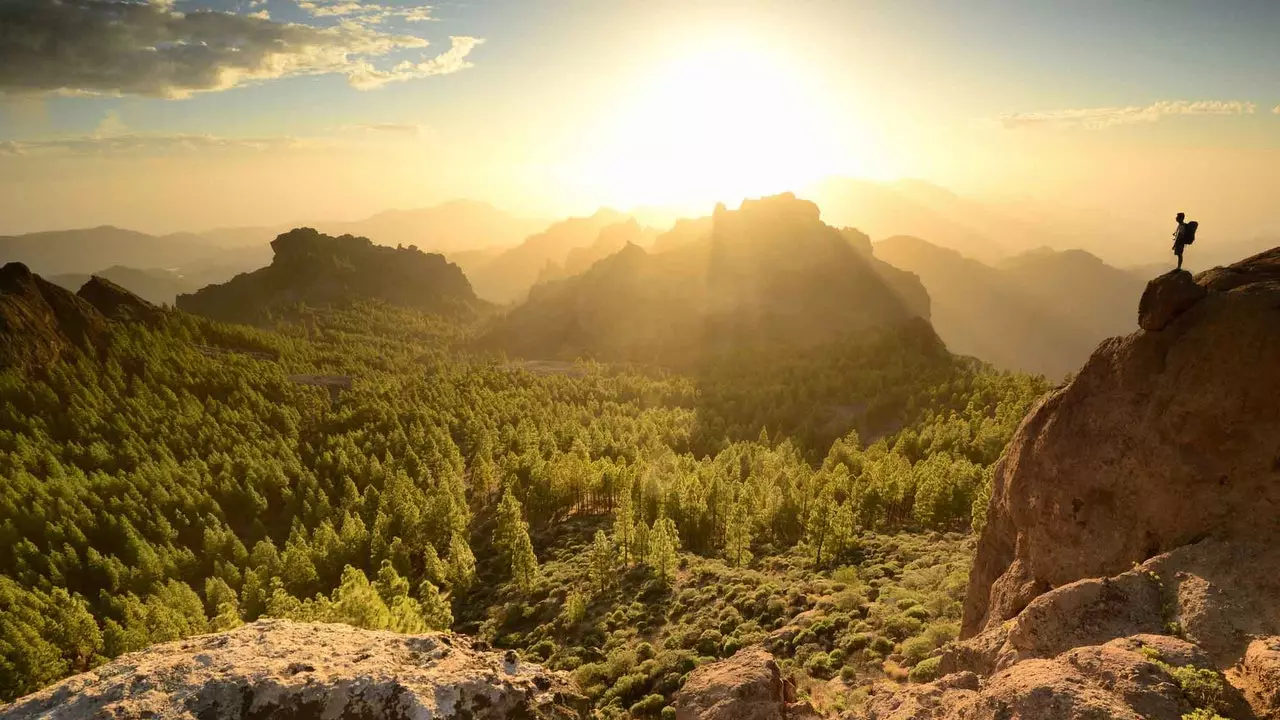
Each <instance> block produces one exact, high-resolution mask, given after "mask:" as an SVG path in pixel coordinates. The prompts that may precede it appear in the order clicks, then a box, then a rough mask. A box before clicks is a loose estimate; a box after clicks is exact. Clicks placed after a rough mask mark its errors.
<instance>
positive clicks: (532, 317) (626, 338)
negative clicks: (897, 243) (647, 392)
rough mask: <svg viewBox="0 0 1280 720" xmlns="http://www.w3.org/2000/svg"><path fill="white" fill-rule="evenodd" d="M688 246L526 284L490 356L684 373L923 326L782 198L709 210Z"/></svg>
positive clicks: (898, 283) (912, 291) (845, 248)
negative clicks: (631, 364) (633, 364)
mask: <svg viewBox="0 0 1280 720" xmlns="http://www.w3.org/2000/svg"><path fill="white" fill-rule="evenodd" d="M688 227H700V228H705V231H704V232H703V233H702V234H701V235H700V236H699V237H698V238H697V239H696V240H692V241H689V242H683V243H677V244H675V246H674V247H672V248H671V249H667V250H658V249H657V245H656V244H655V250H654V251H653V252H647V251H645V250H644V249H643V248H641V247H640V246H638V245H636V244H634V243H628V244H627V245H626V246H625V247H624V248H623V249H622V250H620V251H619V252H617V253H615V254H613V255H611V256H609V257H607V258H605V259H604V260H601V261H599V262H597V263H595V264H594V265H592V266H591V267H590V269H588V270H587V271H586V272H584V273H582V274H581V275H577V276H574V277H570V278H567V279H564V280H559V281H555V282H549V283H546V284H543V285H538V286H536V287H534V288H533V290H532V291H531V292H530V295H529V299H528V301H527V302H525V303H523V304H521V305H519V306H517V307H516V308H515V309H513V310H512V311H511V312H509V313H508V314H507V315H505V316H504V317H502V318H501V319H499V320H498V321H497V322H496V323H495V325H494V327H493V328H492V329H491V330H490V331H489V332H488V334H487V335H486V336H485V338H484V343H485V344H486V345H488V346H490V347H496V348H501V349H503V350H505V351H507V352H508V353H511V354H513V355H520V356H523V357H527V358H551V357H554V358H564V359H572V358H574V357H578V356H590V357H596V358H601V359H612V360H629V361H639V362H644V361H651V362H657V363H662V364H668V363H670V364H685V363H689V362H695V361H697V360H698V359H700V358H702V357H704V356H706V355H707V354H718V353H719V352H722V351H727V350H741V349H745V348H748V347H751V346H756V345H785V346H791V347H796V348H799V347H803V346H807V345H812V344H815V343H821V342H824V341H826V340H829V339H831V338H834V337H840V336H843V335H845V334H847V333H851V332H857V331H859V330H863V329H869V328H872V327H877V326H882V325H887V324H892V323H896V322H901V321H905V320H907V319H909V318H912V317H922V318H926V319H927V318H928V316H929V299H928V296H927V295H926V294H925V292H924V288H923V287H922V286H921V285H920V283H919V281H918V280H917V279H916V278H915V277H914V276H912V275H911V274H910V273H905V272H903V271H901V270H898V269H896V268H893V267H890V266H889V265H887V264H885V263H883V262H880V261H879V260H877V259H876V258H874V257H873V256H872V255H871V254H870V253H867V252H866V251H865V249H866V248H868V247H869V246H870V242H869V241H868V240H867V239H866V238H865V236H861V235H854V237H855V238H857V239H859V240H861V244H855V242H851V241H850V237H849V235H847V234H846V233H845V232H842V231H841V230H839V229H837V228H833V227H831V226H829V225H826V224H824V223H823V222H822V221H821V220H820V219H819V211H818V207H817V206H816V205H814V204H813V203H811V202H808V201H804V200H798V199H796V198H795V196H793V195H790V194H786V195H779V196H775V197H770V198H763V199H760V200H748V201H744V202H743V203H742V206H741V208H740V209H738V210H729V209H727V208H725V207H724V206H720V207H717V208H716V210H715V212H714V213H713V215H712V216H711V217H710V218H709V219H708V220H707V221H704V222H700V223H694V224H691V225H689V226H688Z"/></svg>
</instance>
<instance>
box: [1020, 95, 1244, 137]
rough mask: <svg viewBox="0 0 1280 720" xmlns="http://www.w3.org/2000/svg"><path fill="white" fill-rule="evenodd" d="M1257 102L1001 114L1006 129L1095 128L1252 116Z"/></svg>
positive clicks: (1164, 102) (1180, 102)
mask: <svg viewBox="0 0 1280 720" xmlns="http://www.w3.org/2000/svg"><path fill="white" fill-rule="evenodd" d="M1256 111H1257V105H1255V104H1254V103H1251V102H1245V101H1241V100H1162V101H1160V102H1157V103H1153V104H1151V105H1146V106H1139V105H1131V106H1128V107H1104V108H1080V109H1072V110H1049V111H1045V112H1028V113H1012V114H1009V115H1002V116H1001V117H1000V118H999V122H1000V123H1001V124H1002V125H1003V126H1004V127H1006V128H1009V129H1016V128H1033V127H1062V128H1085V129H1089V130H1098V129H1102V128H1109V127H1115V126H1117V125H1132V124H1134V123H1150V122H1158V121H1159V120H1160V119H1161V118H1165V117H1169V116H1172V115H1252V114H1253V113H1254V112H1256Z"/></svg>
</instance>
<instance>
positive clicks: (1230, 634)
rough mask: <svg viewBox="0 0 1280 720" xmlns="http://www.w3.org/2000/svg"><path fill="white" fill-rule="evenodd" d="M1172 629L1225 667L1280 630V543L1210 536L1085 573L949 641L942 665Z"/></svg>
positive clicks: (985, 670)
mask: <svg viewBox="0 0 1280 720" xmlns="http://www.w3.org/2000/svg"><path fill="white" fill-rule="evenodd" d="M1168 633H1176V634H1178V635H1179V636H1180V637H1181V638H1183V639H1185V640H1186V641H1188V642H1191V643H1195V645H1196V647H1197V648H1198V649H1199V650H1200V651H1201V652H1202V653H1203V655H1204V656H1205V657H1206V658H1209V660H1210V661H1212V663H1213V665H1214V666H1215V667H1218V668H1220V669H1225V668H1230V667H1233V666H1235V665H1236V664H1237V663H1238V662H1239V661H1240V659H1241V657H1242V656H1243V655H1245V653H1246V649H1249V648H1251V647H1252V646H1251V645H1250V641H1251V640H1252V639H1253V638H1258V637H1268V636H1271V635H1274V634H1277V633H1280V548H1277V547H1276V546H1274V545H1273V544H1270V543H1249V542H1240V541H1220V540H1214V539H1209V540H1204V541H1202V542H1199V543H1196V544H1194V545H1188V546H1185V547H1182V548H1179V549H1177V550H1174V551H1172V552H1169V553H1164V554H1162V555H1158V556H1156V557H1154V558H1152V559H1151V560H1148V561H1147V562H1145V563H1143V564H1142V565H1140V566H1138V567H1136V568H1134V569H1133V570H1130V571H1128V572H1124V573H1121V574H1120V575H1117V576H1114V577H1110V578H1089V579H1085V580H1077V581H1076V582H1073V583H1069V584H1067V585H1064V586H1062V587H1060V588H1055V589H1054V590H1051V591H1049V592H1047V593H1045V594H1043V595H1040V596H1039V597H1037V598H1035V599H1034V600H1032V601H1031V603H1030V604H1028V605H1027V607H1026V608H1025V609H1024V610H1023V611H1022V612H1020V613H1019V614H1018V615H1017V616H1016V617H1014V618H1012V619H1010V620H1008V621H1006V622H1003V623H1000V624H998V625H994V626H991V627H988V628H987V629H986V630H984V631H983V632H982V633H981V634H979V635H977V636H976V637H972V638H968V639H966V640H963V641H960V642H958V643H955V644H953V645H951V646H949V647H948V648H947V651H946V652H945V653H944V654H943V657H942V661H941V665H940V670H941V671H942V672H943V673H944V674H945V673H950V672H957V671H972V672H975V673H978V674H980V675H990V674H992V673H995V672H998V671H1000V670H1004V669H1007V668H1010V667H1013V666H1014V665H1016V664H1017V663H1019V662H1022V661H1024V660H1029V659H1037V658H1052V657H1056V656H1058V655H1060V654H1061V653H1064V652H1066V651H1068V650H1070V649H1072V648H1076V647H1080V646H1085V645H1098V644H1102V643H1105V642H1108V641H1110V640H1113V639H1115V638H1121V637H1126V636H1130V635H1137V634H1168ZM1272 686H1273V687H1276V688H1278V689H1280V683H1273V684H1272Z"/></svg>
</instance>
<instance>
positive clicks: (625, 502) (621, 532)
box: [613, 475, 635, 565]
mask: <svg viewBox="0 0 1280 720" xmlns="http://www.w3.org/2000/svg"><path fill="white" fill-rule="evenodd" d="M634 534H635V517H634V513H632V511H631V481H630V476H629V475H628V476H624V477H623V480H622V483H621V487H620V488H619V497H618V508H617V510H616V511H615V512H614V517H613V542H614V544H615V545H617V546H618V553H619V554H620V556H621V558H622V564H623V565H627V564H629V563H630V562H631V560H632V547H631V546H632V544H633V542H634V538H633V536H634Z"/></svg>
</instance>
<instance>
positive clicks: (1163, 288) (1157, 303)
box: [1138, 270, 1209, 331]
mask: <svg viewBox="0 0 1280 720" xmlns="http://www.w3.org/2000/svg"><path fill="white" fill-rule="evenodd" d="M1208 293H1209V291H1208V290H1206V289H1205V288H1204V286H1203V285H1200V284H1198V283H1196V281H1195V278H1193V277H1192V276H1191V273H1189V272H1187V271H1186V270H1172V271H1170V272H1167V273H1165V274H1164V275H1161V276H1160V277H1158V278H1156V279H1155V280H1152V281H1151V282H1149V283H1147V289H1146V291H1145V292H1144V293H1142V300H1141V301H1140V302H1139V303H1138V327H1140V328H1142V329H1143V330H1153V331H1154V330H1161V329H1163V328H1164V326H1165V325H1168V324H1169V323H1171V322H1173V319H1174V318H1176V317H1178V316H1179V315H1181V314H1182V313H1184V312H1186V311H1187V310H1188V309H1189V308H1190V307H1191V306H1192V305H1195V304H1196V303H1198V302H1200V300H1201V299H1202V298H1203V297H1204V296H1205V295H1207V294H1208Z"/></svg>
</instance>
